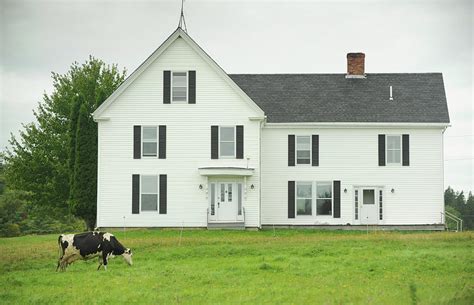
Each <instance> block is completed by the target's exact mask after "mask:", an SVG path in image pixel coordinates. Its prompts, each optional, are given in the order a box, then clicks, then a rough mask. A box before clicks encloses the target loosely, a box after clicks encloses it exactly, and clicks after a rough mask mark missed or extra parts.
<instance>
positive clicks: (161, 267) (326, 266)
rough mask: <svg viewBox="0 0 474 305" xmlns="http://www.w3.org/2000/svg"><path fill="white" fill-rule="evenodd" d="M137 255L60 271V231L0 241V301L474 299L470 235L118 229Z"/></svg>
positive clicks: (452, 301)
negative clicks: (128, 261)
mask: <svg viewBox="0 0 474 305" xmlns="http://www.w3.org/2000/svg"><path fill="white" fill-rule="evenodd" d="M112 233H114V234H115V235H116V236H117V238H118V239H119V240H120V241H121V242H122V243H123V244H124V245H125V246H126V247H130V248H132V250H133V252H134V257H133V259H134V265H133V266H131V267H129V266H127V265H126V264H125V262H124V261H123V259H122V258H121V257H117V258H115V259H112V260H111V262H110V263H109V268H108V270H107V271H104V270H101V271H96V268H97V260H96V259H94V260H91V261H87V262H84V261H79V262H76V263H74V264H73V265H71V266H69V268H68V270H67V271H66V272H55V268H56V262H57V257H58V248H57V235H42V236H25V237H18V238H3V239H0V253H1V256H0V303H2V304H8V303H18V304H27V303H34V304H51V303H54V304H56V303H58V304H114V303H115V304H117V303H118V304H124V303H126V304H138V303H147V304H151V303H153V304H474V247H473V246H474V243H473V237H474V233H473V232H470V233H469V232H465V233H446V232H426V233H415V232H410V233H401V232H381V231H372V232H369V234H367V233H366V232H352V231H347V232H345V231H313V230H276V231H275V232H274V231H271V230H270V231H206V230H184V231H183V232H182V237H180V231H177V230H135V231H127V232H126V233H124V232H123V231H117V232H113V231H112Z"/></svg>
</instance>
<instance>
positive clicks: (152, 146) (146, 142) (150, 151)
mask: <svg viewBox="0 0 474 305" xmlns="http://www.w3.org/2000/svg"><path fill="white" fill-rule="evenodd" d="M157 135H158V132H157V128H156V126H154V127H145V126H144V127H143V129H142V139H143V140H142V147H143V149H142V151H143V156H144V157H156V156H157V151H158V141H157Z"/></svg>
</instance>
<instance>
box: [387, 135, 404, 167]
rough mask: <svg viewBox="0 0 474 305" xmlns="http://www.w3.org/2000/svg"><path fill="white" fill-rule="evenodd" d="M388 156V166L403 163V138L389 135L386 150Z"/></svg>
mask: <svg viewBox="0 0 474 305" xmlns="http://www.w3.org/2000/svg"><path fill="white" fill-rule="evenodd" d="M385 151H386V154H387V164H401V163H402V136H401V135H387V144H386V148H385Z"/></svg>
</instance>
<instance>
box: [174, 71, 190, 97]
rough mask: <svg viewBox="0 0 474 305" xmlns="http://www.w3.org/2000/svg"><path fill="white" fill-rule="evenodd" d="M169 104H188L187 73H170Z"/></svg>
mask: <svg viewBox="0 0 474 305" xmlns="http://www.w3.org/2000/svg"><path fill="white" fill-rule="evenodd" d="M171 102H173V103H187V102H188V72H187V71H184V72H178V71H176V72H174V71H173V72H171Z"/></svg>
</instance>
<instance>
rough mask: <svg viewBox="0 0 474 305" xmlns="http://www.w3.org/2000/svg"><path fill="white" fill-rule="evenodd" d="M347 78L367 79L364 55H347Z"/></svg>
mask: <svg viewBox="0 0 474 305" xmlns="http://www.w3.org/2000/svg"><path fill="white" fill-rule="evenodd" d="M346 78H365V54H364V53H347V75H346Z"/></svg>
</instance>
